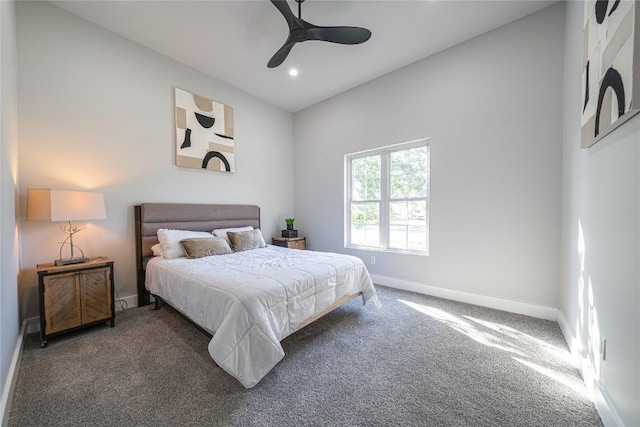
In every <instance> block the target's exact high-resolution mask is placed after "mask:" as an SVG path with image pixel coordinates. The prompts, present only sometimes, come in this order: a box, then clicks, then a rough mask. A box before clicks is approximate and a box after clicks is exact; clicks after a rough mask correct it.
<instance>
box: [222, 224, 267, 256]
mask: <svg viewBox="0 0 640 427" xmlns="http://www.w3.org/2000/svg"><path fill="white" fill-rule="evenodd" d="M227 236H229V241H230V242H231V249H232V250H233V251H234V252H240V251H248V250H250V249H258V248H266V247H267V244H266V243H265V242H264V238H263V237H262V232H261V231H260V229H259V228H256V229H255V230H251V231H237V232H234V231H229V232H228V233H227Z"/></svg>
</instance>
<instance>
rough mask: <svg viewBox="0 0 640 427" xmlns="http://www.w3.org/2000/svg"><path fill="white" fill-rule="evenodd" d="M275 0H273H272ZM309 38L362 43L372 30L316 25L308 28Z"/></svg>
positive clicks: (343, 42) (344, 42) (342, 42)
mask: <svg viewBox="0 0 640 427" xmlns="http://www.w3.org/2000/svg"><path fill="white" fill-rule="evenodd" d="M272 1H273V0H272ZM307 36H308V40H321V41H325V42H331V43H340V44H360V43H364V42H366V41H367V40H369V38H370V37H371V31H369V30H367V29H366V28H360V27H316V26H313V28H308V29H307Z"/></svg>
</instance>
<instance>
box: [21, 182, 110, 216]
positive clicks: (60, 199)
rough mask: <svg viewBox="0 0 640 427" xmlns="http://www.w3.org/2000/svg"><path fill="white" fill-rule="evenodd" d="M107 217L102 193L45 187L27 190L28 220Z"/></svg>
mask: <svg viewBox="0 0 640 427" xmlns="http://www.w3.org/2000/svg"><path fill="white" fill-rule="evenodd" d="M94 219H107V213H106V211H105V208H104V196H103V195H102V193H94V192H90V191H59V190H49V189H43V188H29V189H28V190H27V220H28V221H38V220H40V221H80V220H94Z"/></svg>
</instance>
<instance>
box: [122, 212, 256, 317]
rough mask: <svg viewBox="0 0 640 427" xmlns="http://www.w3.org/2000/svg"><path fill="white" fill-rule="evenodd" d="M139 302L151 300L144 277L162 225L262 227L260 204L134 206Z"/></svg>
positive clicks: (199, 228)
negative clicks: (147, 261)
mask: <svg viewBox="0 0 640 427" xmlns="http://www.w3.org/2000/svg"><path fill="white" fill-rule="evenodd" d="M134 210H135V231H136V267H137V270H138V271H137V273H138V306H142V305H147V304H149V302H150V298H149V292H148V291H147V289H146V288H145V285H144V279H145V271H144V267H145V265H146V259H147V258H148V257H150V256H152V253H151V246H153V245H155V244H156V243H158V237H157V232H158V230H159V229H161V228H169V229H173V230H193V231H212V230H214V229H216V228H229V227H242V226H246V225H250V226H252V227H254V228H260V208H259V207H258V206H256V205H201V204H182V203H142V204H140V205H136V206H134Z"/></svg>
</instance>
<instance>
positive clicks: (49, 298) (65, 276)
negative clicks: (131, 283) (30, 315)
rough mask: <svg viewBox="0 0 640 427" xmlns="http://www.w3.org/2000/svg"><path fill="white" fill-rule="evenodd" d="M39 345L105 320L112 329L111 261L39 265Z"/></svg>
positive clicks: (101, 259)
mask: <svg viewBox="0 0 640 427" xmlns="http://www.w3.org/2000/svg"><path fill="white" fill-rule="evenodd" d="M37 272H38V292H39V296H40V343H41V344H42V347H46V346H47V340H48V339H49V338H50V337H53V336H56V335H60V334H62V333H65V332H69V331H75V330H77V329H81V328H85V327H87V326H91V325H95V324H98V323H102V322H105V321H108V322H110V326H111V327H112V328H113V327H114V326H115V319H116V316H115V305H114V298H113V295H114V289H113V261H112V260H111V259H109V258H107V257H98V258H91V259H90V260H89V261H87V262H83V263H79V264H71V265H64V266H56V265H55V264H54V263H50V264H38V266H37Z"/></svg>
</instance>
